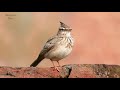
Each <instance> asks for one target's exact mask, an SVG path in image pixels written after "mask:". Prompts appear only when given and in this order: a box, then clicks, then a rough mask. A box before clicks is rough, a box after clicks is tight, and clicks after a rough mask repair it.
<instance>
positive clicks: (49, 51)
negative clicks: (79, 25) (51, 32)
mask: <svg viewBox="0 0 120 90" xmlns="http://www.w3.org/2000/svg"><path fill="white" fill-rule="evenodd" d="M71 30H72V29H71V28H70V27H69V26H67V25H65V24H64V23H63V22H60V27H59V30H58V33H57V35H56V36H54V37H52V38H50V39H48V41H47V42H46V44H45V46H44V47H43V49H42V51H41V52H40V54H39V56H38V58H37V59H36V60H35V61H34V62H33V63H32V64H31V65H30V67H35V66H37V65H38V64H39V63H40V62H41V61H42V60H43V59H44V58H47V59H50V60H51V61H52V64H53V66H54V68H55V69H57V71H59V70H58V67H56V66H55V64H54V62H53V61H57V63H58V65H59V66H60V64H59V60H61V59H63V58H65V57H67V56H68V55H69V54H70V53H71V51H72V47H73V38H72V37H71Z"/></svg>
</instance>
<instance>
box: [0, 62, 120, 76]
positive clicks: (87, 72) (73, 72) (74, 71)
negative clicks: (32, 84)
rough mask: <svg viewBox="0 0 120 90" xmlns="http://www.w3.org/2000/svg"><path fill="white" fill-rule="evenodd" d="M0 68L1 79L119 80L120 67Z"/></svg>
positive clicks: (82, 65)
mask: <svg viewBox="0 0 120 90" xmlns="http://www.w3.org/2000/svg"><path fill="white" fill-rule="evenodd" d="M59 70H60V71H59V72H58V71H57V70H55V69H54V68H38V67H16V68H12V67H0V78H119V77H120V66H118V65H104V64H96V65H95V64H93V65H91V64H81V65H76V64H75V65H74V64H71V65H65V66H63V67H62V68H59Z"/></svg>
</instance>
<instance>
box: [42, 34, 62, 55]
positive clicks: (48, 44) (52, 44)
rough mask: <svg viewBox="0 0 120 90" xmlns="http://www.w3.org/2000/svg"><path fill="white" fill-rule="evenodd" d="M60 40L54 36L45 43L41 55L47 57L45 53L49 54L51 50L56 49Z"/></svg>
mask: <svg viewBox="0 0 120 90" xmlns="http://www.w3.org/2000/svg"><path fill="white" fill-rule="evenodd" d="M60 40H61V38H60V37H58V36H54V37H51V38H50V39H48V41H47V42H46V43H45V45H44V47H43V49H42V51H41V53H40V54H42V55H45V53H46V52H48V51H49V50H51V49H52V48H54V47H55V44H57V42H58V41H60Z"/></svg>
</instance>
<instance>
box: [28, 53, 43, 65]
mask: <svg viewBox="0 0 120 90" xmlns="http://www.w3.org/2000/svg"><path fill="white" fill-rule="evenodd" d="M43 59H44V56H43V55H39V56H38V58H37V59H36V60H35V61H34V62H33V63H32V64H31V65H30V67H36V66H37V65H38V64H39V63H40V62H41V61H42V60H43Z"/></svg>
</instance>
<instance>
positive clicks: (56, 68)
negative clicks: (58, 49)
mask: <svg viewBox="0 0 120 90" xmlns="http://www.w3.org/2000/svg"><path fill="white" fill-rule="evenodd" d="M51 61H52V60H51ZM52 64H53V66H54V68H55V70H57V71H58V72H59V71H60V70H59V68H58V67H57V66H55V64H54V61H52Z"/></svg>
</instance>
